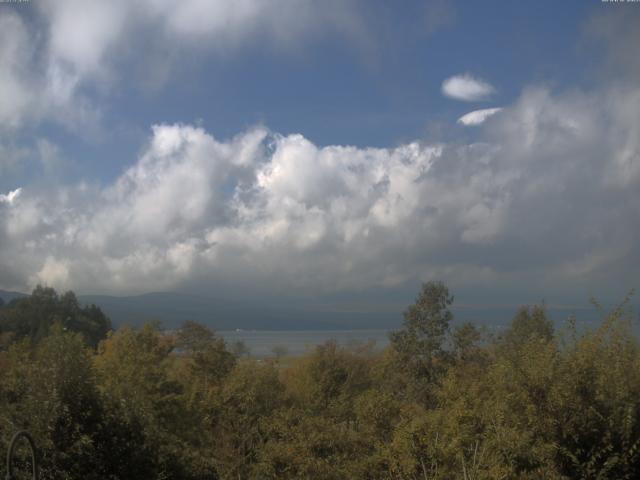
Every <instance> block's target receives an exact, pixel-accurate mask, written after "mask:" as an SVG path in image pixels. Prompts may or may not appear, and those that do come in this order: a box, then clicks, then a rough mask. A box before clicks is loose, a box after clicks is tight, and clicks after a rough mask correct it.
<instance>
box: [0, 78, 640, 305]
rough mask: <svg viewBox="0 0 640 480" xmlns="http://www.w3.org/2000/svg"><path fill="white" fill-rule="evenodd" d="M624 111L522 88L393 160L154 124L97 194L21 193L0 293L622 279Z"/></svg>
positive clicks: (630, 233)
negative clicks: (471, 125) (42, 284)
mask: <svg viewBox="0 0 640 480" xmlns="http://www.w3.org/2000/svg"><path fill="white" fill-rule="evenodd" d="M639 112H640V91H638V90H637V88H632V89H628V90H616V91H610V92H606V93H604V92H591V93H571V94H561V95H553V94H551V93H550V92H549V91H548V90H545V89H539V88H532V89H527V90H525V91H524V92H523V94H522V96H521V97H520V98H519V99H518V100H517V102H515V103H514V104H513V105H510V106H508V107H505V108H504V110H503V111H502V113H501V115H500V116H496V117H495V120H494V121H492V122H491V123H489V124H488V126H487V129H485V130H483V132H482V134H483V135H484V136H483V137H482V138H481V142H478V143H474V144H469V145H460V144H451V145H447V144H440V145H424V144H421V143H419V142H413V143H408V144H405V145H400V146H398V147H396V148H392V149H380V148H357V147H350V146H326V147H322V146H318V145H316V144H314V143H313V142H311V141H310V140H308V139H307V138H305V137H303V136H302V135H295V134H294V135H286V136H281V135H278V134H275V133H272V132H270V131H268V130H266V129H264V128H256V129H250V130H247V131H245V132H242V133H240V134H239V135H238V136H236V137H234V138H232V139H229V140H227V141H220V140H218V139H216V138H214V137H213V136H212V135H211V134H210V133H208V132H206V131H205V130H203V129H202V128H197V127H193V126H190V125H157V126H155V127H153V130H152V134H151V138H150V140H149V143H148V145H147V147H146V148H145V150H144V151H143V152H142V153H141V155H140V157H139V158H138V159H137V161H136V162H135V163H134V164H133V165H132V166H131V167H130V168H129V169H128V170H126V171H125V172H124V173H123V174H122V175H121V176H120V177H119V178H118V179H117V180H116V181H114V182H113V183H112V184H110V185H107V186H105V187H98V186H90V185H86V184H79V185H76V186H67V187H61V188H57V189H53V190H51V191H38V190H36V189H29V190H25V191H24V192H23V194H22V195H21V196H20V201H13V204H12V206H11V208H0V225H1V227H0V257H1V258H6V259H12V262H13V263H12V270H11V278H8V277H7V278H4V277H0V286H1V285H2V284H3V282H4V283H5V284H6V283H9V282H12V285H15V284H16V282H17V280H16V279H17V278H21V279H22V280H21V281H22V282H23V284H29V283H33V282H35V281H46V282H47V283H50V284H55V283H56V282H57V283H59V284H60V285H63V286H65V287H67V286H68V287H72V288H76V289H80V290H85V291H86V290H91V291H112V292H120V293H123V292H131V291H140V290H160V289H174V288H179V287H181V286H182V287H185V286H189V285H191V286H193V285H194V284H198V283H200V282H202V283H204V284H208V285H216V288H223V286H224V285H227V286H228V285H240V284H241V285H242V286H243V289H239V290H238V291H243V292H244V291H247V289H248V290H256V289H257V290H259V289H273V288H275V289H278V288H281V289H283V290H296V291H299V290H309V291H332V290H339V289H366V288H371V287H376V286H379V287H385V286H390V285H392V286H393V285H399V284H400V285H401V284H403V283H404V282H411V283H414V282H417V281H419V280H420V279H425V278H434V277H442V278H445V279H447V280H448V281H450V282H451V283H452V285H460V284H469V283H473V282H476V283H477V282H479V283H480V284H482V283H483V282H486V281H488V280H490V281H492V282H498V283H500V282H503V284H504V285H505V286H508V287H509V288H511V287H512V286H513V285H514V284H517V283H518V282H519V281H524V280H522V279H526V282H527V283H526V284H527V285H530V282H531V281H532V280H531V279H532V278H535V279H537V280H536V281H537V282H539V283H540V284H544V285H546V288H550V285H552V283H548V282H551V280H553V281H554V282H556V285H565V284H568V283H571V284H579V283H580V282H583V281H584V279H585V278H598V275H600V274H602V275H604V273H606V272H608V273H607V275H608V276H607V278H611V276H612V275H614V276H615V278H616V279H618V280H617V281H619V282H620V283H624V282H631V281H633V280H632V279H633V276H634V275H635V273H637V272H634V271H633V268H632V267H631V266H630V265H631V264H632V263H633V262H631V261H628V259H629V258H636V257H638V256H640V252H639V251H638V247H637V245H639V244H640V243H639V242H638V241H639V240H640V238H639V235H640V232H638V230H637V228H635V225H637V224H638V221H640V219H639V218H638V217H639V215H640V213H639V212H640V199H639V198H638V195H637V191H638V188H639V187H640V171H638V169H637V168H636V165H637V164H639V163H640V160H639V159H640V147H639V146H638V141H637V138H638V135H637V132H638V131H640V130H639V128H640V113H639ZM5 197H7V198H9V197H8V195H5ZM16 197H17V194H14V195H13V196H12V198H13V199H15V198H16ZM3 198H4V197H3ZM5 203H6V202H5ZM620 219H625V221H621V220H620ZM625 259H627V261H625ZM611 269H614V270H611ZM547 281H548V282H547ZM545 282H547V283H545ZM628 286H630V285H625V288H626V287H628Z"/></svg>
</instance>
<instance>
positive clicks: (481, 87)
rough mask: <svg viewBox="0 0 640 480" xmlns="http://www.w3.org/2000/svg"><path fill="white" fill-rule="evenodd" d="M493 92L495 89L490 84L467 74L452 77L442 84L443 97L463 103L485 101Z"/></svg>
mask: <svg viewBox="0 0 640 480" xmlns="http://www.w3.org/2000/svg"><path fill="white" fill-rule="evenodd" d="M494 92H495V88H493V86H491V84H489V83H487V82H485V81H484V80H481V79H479V78H475V77H472V76H471V75H469V74H468V73H465V74H463V75H454V76H453V77H449V78H447V79H446V80H445V81H444V82H442V93H443V94H444V95H445V96H447V97H450V98H454V99H456V100H464V101H465V102H477V101H480V100H486V99H487V98H488V97H489V96H491V95H492V94H493V93H494Z"/></svg>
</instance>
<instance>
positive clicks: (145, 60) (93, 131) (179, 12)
mask: <svg viewBox="0 0 640 480" xmlns="http://www.w3.org/2000/svg"><path fill="white" fill-rule="evenodd" d="M356 7H357V5H355V3H354V2H349V1H347V2H344V1H338V0H335V1H334V0H331V1H328V2H321V3H319V2H314V1H312V0H303V1H297V0H275V1H273V0H272V1H266V0H207V1H204V0H184V1H182V2H170V1H165V0H141V1H139V2H130V1H126V0H110V1H107V2H103V1H98V0H88V1H80V0H60V1H55V2H36V5H35V8H34V9H33V10H32V13H33V15H31V16H30V17H29V18H27V17H26V16H20V15H19V14H18V13H16V12H15V11H13V10H12V9H7V8H3V9H0V65H2V68H1V69H0V85H1V86H2V88H1V89H0V135H2V134H6V133H7V132H8V134H15V133H16V132H18V131H20V130H21V129H25V128H31V127H34V126H37V125H38V124H39V123H40V122H42V121H47V122H53V123H56V124H58V125H62V126H64V127H66V128H67V129H69V130H70V131H72V132H73V133H74V134H78V135H81V136H84V137H96V136H97V135H98V134H100V132H101V124H102V118H103V111H102V105H103V102H102V100H104V98H105V97H107V96H108V95H109V93H110V92H112V91H114V90H116V89H117V88H118V87H119V86H120V85H122V84H123V83H125V82H127V83H128V84H132V83H133V84H135V85H136V86H137V87H138V88H140V89H141V90H144V91H146V90H153V89H155V90H157V89H159V88H160V87H161V86H162V85H163V84H164V83H165V82H166V81H167V80H168V79H169V78H170V77H171V72H172V71H173V70H174V69H175V67H176V64H178V63H179V62H181V61H182V59H184V58H189V59H192V58H194V56H198V55H202V56H205V55H210V54H214V55H216V56H217V58H224V57H227V56H230V55H232V54H234V53H236V52H238V51H239V50H241V49H243V48H247V47H251V46H256V47H258V48H260V49H263V50H264V49H272V50H276V51H290V50H293V51H295V50H298V49H300V48H302V46H303V45H305V44H306V42H307V41H308V40H312V39H315V38H317V37H322V36H334V35H338V36H341V37H344V38H345V39H347V43H349V44H353V45H355V46H356V48H358V45H360V46H362V45H363V44H364V43H366V42H367V39H368V33H367V29H366V28H365V26H364V25H363V23H362V22H361V20H360V18H361V17H360V16H359V15H358V12H357V8H356ZM185 52H188V55H185V54H184V53H185ZM0 141H5V139H4V138H0ZM0 148H4V147H3V146H2V145H0Z"/></svg>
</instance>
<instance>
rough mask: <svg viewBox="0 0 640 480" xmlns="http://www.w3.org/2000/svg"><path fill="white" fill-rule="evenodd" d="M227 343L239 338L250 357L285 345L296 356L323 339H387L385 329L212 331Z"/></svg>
mask: <svg viewBox="0 0 640 480" xmlns="http://www.w3.org/2000/svg"><path fill="white" fill-rule="evenodd" d="M216 333H217V334H218V335H220V336H222V337H223V338H224V339H225V341H226V342H227V344H228V345H229V347H231V345H233V343H234V342H237V341H238V340H241V341H243V342H244V343H245V345H246V346H247V347H248V348H249V352H250V354H251V356H253V357H269V356H273V349H274V347H285V348H286V349H287V355H292V356H300V355H303V354H304V353H305V352H307V351H308V350H309V349H312V348H313V347H314V346H316V345H320V344H322V343H324V342H326V341H327V340H335V341H336V342H338V344H339V345H343V346H346V345H349V344H353V343H366V342H369V341H373V342H375V348H376V349H382V348H384V347H385V346H386V345H387V344H388V343H389V338H388V333H389V330H280V331H277V330H227V331H224V330H223V331H219V332H216Z"/></svg>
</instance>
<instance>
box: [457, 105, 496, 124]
mask: <svg viewBox="0 0 640 480" xmlns="http://www.w3.org/2000/svg"><path fill="white" fill-rule="evenodd" d="M500 110H502V108H484V109H482V110H474V111H473V112H469V113H466V114H464V115H463V116H461V117H460V118H459V119H458V122H457V123H459V124H461V125H465V126H467V127H472V126H477V125H481V124H483V123H484V122H485V120H486V119H487V118H489V117H491V116H493V115H495V114H496V113H498V112H499V111H500Z"/></svg>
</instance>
